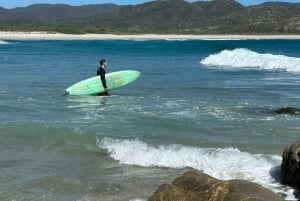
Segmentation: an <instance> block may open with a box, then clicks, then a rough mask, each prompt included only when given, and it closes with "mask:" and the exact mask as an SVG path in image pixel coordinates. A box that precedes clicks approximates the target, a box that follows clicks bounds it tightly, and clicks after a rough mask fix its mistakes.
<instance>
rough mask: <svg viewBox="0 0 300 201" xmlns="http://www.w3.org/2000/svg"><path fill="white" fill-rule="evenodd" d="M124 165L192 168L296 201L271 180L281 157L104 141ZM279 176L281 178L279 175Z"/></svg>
mask: <svg viewBox="0 0 300 201" xmlns="http://www.w3.org/2000/svg"><path fill="white" fill-rule="evenodd" d="M97 144H98V146H99V147H100V148H103V149H106V150H108V152H109V155H110V157H112V158H113V159H115V160H117V161H119V163H121V164H127V165H139V166H144V167H153V166H154V167H155V166H158V167H170V168H184V167H192V168H195V169H198V170H202V171H204V172H205V173H207V174H209V175H211V176H213V177H216V178H218V179H224V180H228V179H246V180H250V181H253V182H257V183H260V184H262V185H264V186H266V187H268V188H271V189H273V190H274V191H275V192H278V193H283V194H285V195H286V196H287V197H288V198H289V199H290V200H293V199H294V197H293V190H292V189H291V188H288V187H284V186H282V185H281V184H280V183H279V182H277V181H276V180H275V178H274V177H272V176H271V173H270V172H272V170H273V169H274V167H277V166H279V165H280V163H281V156H275V155H259V154H250V153H246V152H241V151H239V150H238V149H236V148H225V149H219V148H197V147H188V146H182V145H161V146H157V147H156V146H152V145H149V144H147V143H145V142H142V141H140V140H137V139H136V140H120V139H111V138H104V139H103V140H101V141H98V143H97ZM277 176H278V175H277Z"/></svg>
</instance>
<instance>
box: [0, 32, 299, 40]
mask: <svg viewBox="0 0 300 201" xmlns="http://www.w3.org/2000/svg"><path fill="white" fill-rule="evenodd" d="M222 39H224V40H230V39H232V40H245V39H254V40H259V39H300V35H250V34H247V35H246V34H245V35H243V34H241V35H235V34H232V35H231V34H224V35H222V34H220V35H216V34H212V35H180V34H166V35H164V34H136V35H129V34H125V35H117V34H82V35H80V34H79V35H75V34H62V33H48V32H8V31H5V32H4V31H3V32H1V31H0V40H222Z"/></svg>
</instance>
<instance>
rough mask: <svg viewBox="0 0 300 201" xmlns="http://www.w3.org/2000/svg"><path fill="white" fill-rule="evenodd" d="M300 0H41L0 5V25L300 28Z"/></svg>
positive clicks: (202, 30)
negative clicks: (127, 0) (122, 0)
mask: <svg viewBox="0 0 300 201" xmlns="http://www.w3.org/2000/svg"><path fill="white" fill-rule="evenodd" d="M299 19H300V3H280V2H278V3H275V2H268V3H264V4H260V5H255V6H247V7H246V6H243V5H241V4H239V3H238V2H236V1H235V0H212V1H197V2H193V3H189V2H186V1H184V0H164V1H162V0H160V1H151V2H148V3H144V4H139V5H135V6H118V5H114V4H102V5H87V6H77V7H76V6H68V5H59V4H58V5H49V4H39V5H32V6H29V7H25V8H15V9H10V10H9V9H3V8H2V9H1V8H0V29H1V30H29V31H30V30H37V31H38V30H43V31H58V32H66V33H69V32H70V33H87V32H89V33H160V34H170V33H176V34H299V33H300V20H299Z"/></svg>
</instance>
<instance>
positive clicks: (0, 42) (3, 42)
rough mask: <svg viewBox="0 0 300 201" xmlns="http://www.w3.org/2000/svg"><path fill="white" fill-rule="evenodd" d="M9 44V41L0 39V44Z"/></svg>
mask: <svg viewBox="0 0 300 201" xmlns="http://www.w3.org/2000/svg"><path fill="white" fill-rule="evenodd" d="M7 44H10V42H7V41H4V40H0V45H7Z"/></svg>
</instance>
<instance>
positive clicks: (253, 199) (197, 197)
mask: <svg viewBox="0 0 300 201" xmlns="http://www.w3.org/2000/svg"><path fill="white" fill-rule="evenodd" d="M282 200H283V199H282V198H281V197H280V196H278V195H276V194H275V193H273V192H272V191H271V190H268V189H266V188H265V187H263V186H261V185H259V184H255V183H252V182H248V181H245V180H230V181H222V180H218V179H215V178H213V177H211V176H209V175H207V174H204V173H201V172H198V171H189V172H186V173H185V174H184V175H183V176H181V177H179V178H177V179H175V180H174V181H173V182H172V184H164V185H162V186H160V187H159V188H158V190H157V191H156V192H155V193H154V195H153V196H151V197H150V198H149V199H148V201H282Z"/></svg>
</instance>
